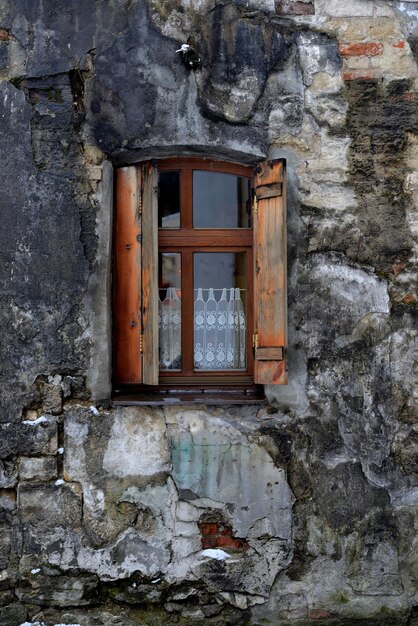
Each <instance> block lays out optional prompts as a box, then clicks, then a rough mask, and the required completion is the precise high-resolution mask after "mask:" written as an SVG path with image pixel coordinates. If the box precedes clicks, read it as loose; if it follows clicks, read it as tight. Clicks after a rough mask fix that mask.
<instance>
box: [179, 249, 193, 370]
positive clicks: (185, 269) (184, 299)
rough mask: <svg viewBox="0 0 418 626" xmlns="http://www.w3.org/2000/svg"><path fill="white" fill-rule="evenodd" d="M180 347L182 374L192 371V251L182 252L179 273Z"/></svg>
mask: <svg viewBox="0 0 418 626" xmlns="http://www.w3.org/2000/svg"><path fill="white" fill-rule="evenodd" d="M181 328H182V335H181V349H182V363H183V375H184V374H191V373H193V364H194V362H193V345H194V333H193V329H194V298H193V252H192V251H190V250H187V251H183V252H182V273H181Z"/></svg>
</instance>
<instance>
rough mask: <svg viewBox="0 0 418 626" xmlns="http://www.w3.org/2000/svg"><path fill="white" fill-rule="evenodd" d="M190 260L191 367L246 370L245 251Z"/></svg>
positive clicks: (200, 254) (201, 254) (199, 255)
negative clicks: (192, 281)
mask: <svg viewBox="0 0 418 626" xmlns="http://www.w3.org/2000/svg"><path fill="white" fill-rule="evenodd" d="M193 257H194V368H195V370H245V369H246V328H247V323H246V310H247V302H246V280H245V276H246V274H245V252H198V253H195V254H194V255H193Z"/></svg>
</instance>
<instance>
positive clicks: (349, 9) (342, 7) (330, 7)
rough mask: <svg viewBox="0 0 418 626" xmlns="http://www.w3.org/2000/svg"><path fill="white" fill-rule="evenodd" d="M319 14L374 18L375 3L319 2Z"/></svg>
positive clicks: (353, 0) (361, 0) (354, 0)
mask: <svg viewBox="0 0 418 626" xmlns="http://www.w3.org/2000/svg"><path fill="white" fill-rule="evenodd" d="M317 4H318V13H322V14H325V15H329V16H330V17H353V16H356V17H363V16H364V17H368V16H370V17H372V16H373V8H374V7H373V4H374V3H373V2H372V1H371V0H351V1H350V2H347V0H319V1H318V0H317Z"/></svg>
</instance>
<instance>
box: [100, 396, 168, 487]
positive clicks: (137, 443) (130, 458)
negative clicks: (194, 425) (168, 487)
mask: <svg viewBox="0 0 418 626" xmlns="http://www.w3.org/2000/svg"><path fill="white" fill-rule="evenodd" d="M121 451H122V452H121ZM103 469H105V470H106V471H107V472H109V474H112V475H114V476H117V477H119V478H122V477H124V476H138V475H142V476H152V475H153V474H158V473H159V472H167V471H168V470H169V469H170V463H169V450H168V444H167V440H166V435H165V422H164V419H163V418H162V417H161V416H160V415H157V414H156V413H151V412H149V413H147V412H146V411H145V410H143V411H141V413H140V414H138V410H136V409H135V408H132V409H130V408H126V409H124V410H119V411H118V413H117V414H116V415H115V416H114V422H113V426H112V430H111V434H110V439H109V443H108V445H107V449H106V452H105V455H104V458H103Z"/></svg>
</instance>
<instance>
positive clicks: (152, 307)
mask: <svg viewBox="0 0 418 626" xmlns="http://www.w3.org/2000/svg"><path fill="white" fill-rule="evenodd" d="M141 179H142V185H141V186H142V331H143V335H142V356H143V361H142V362H143V373H142V382H143V383H144V384H146V385H158V371H159V357H158V172H157V168H156V167H155V166H154V165H152V164H151V163H145V164H143V165H141Z"/></svg>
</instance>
